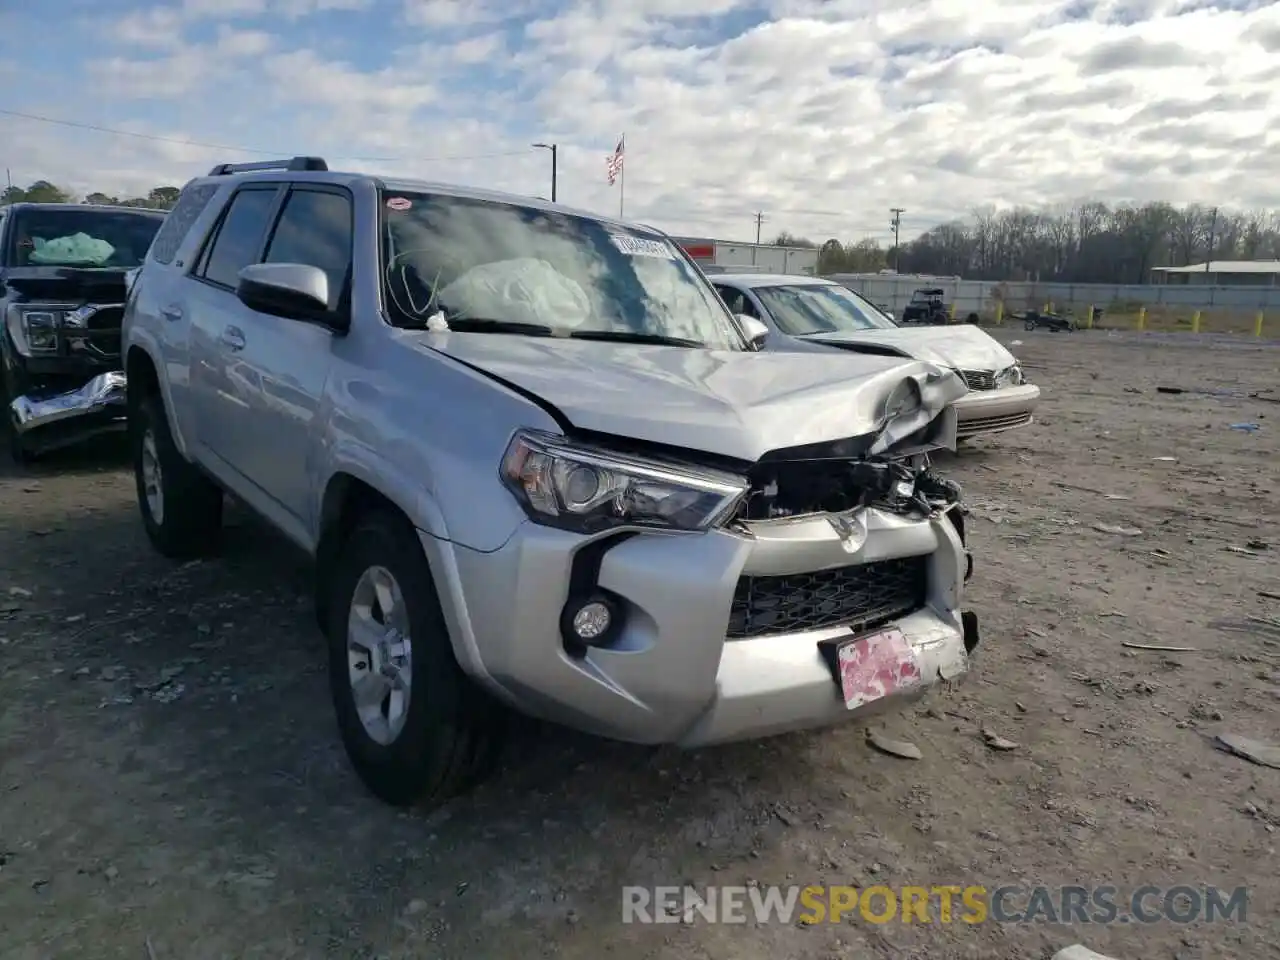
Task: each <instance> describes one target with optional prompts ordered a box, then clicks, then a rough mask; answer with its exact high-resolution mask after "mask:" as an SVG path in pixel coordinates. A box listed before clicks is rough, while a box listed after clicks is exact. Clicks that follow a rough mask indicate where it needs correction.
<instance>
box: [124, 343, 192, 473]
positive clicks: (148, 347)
mask: <svg viewBox="0 0 1280 960" xmlns="http://www.w3.org/2000/svg"><path fill="white" fill-rule="evenodd" d="M134 350H140V351H141V352H142V353H143V354H144V355H145V356H146V358H147V359H148V360H150V361H151V366H152V367H153V368H154V369H155V371H156V381H157V383H158V384H159V386H160V401H161V403H163V404H164V415H165V419H167V420H168V421H169V433H170V434H171V435H172V437H173V443H174V446H176V447H177V448H178V452H179V453H181V454H182V456H183V457H185V458H186V459H187V460H190V459H191V454H190V452H189V449H188V446H187V437H186V434H185V433H184V432H183V421H182V418H181V417H179V416H178V412H177V407H176V406H175V405H174V402H173V393H172V392H171V387H170V382H169V376H168V374H169V371H168V370H166V369H165V367H164V365H163V364H162V363H160V362H159V361H158V360H157V359H156V358H157V357H159V356H160V345H159V343H158V342H157V341H156V338H155V337H154V336H152V335H151V332H150V331H149V330H145V329H139V328H138V327H134V328H133V329H132V330H130V331H129V340H128V343H127V344H126V345H125V348H124V357H123V359H124V369H125V372H126V373H127V372H128V370H129V355H130V354H131V353H133V351H134ZM183 376H184V377H185V376H186V371H185V370H184V371H183Z"/></svg>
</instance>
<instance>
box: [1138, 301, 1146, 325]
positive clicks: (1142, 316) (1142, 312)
mask: <svg viewBox="0 0 1280 960" xmlns="http://www.w3.org/2000/svg"><path fill="white" fill-rule="evenodd" d="M1138 329H1139V330H1145V329H1147V308H1146V307H1139V308H1138Z"/></svg>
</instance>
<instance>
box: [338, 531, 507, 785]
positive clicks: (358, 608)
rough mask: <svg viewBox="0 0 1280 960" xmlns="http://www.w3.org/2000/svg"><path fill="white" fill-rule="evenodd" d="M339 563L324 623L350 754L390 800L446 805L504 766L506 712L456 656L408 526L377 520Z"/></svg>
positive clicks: (355, 536) (350, 540) (358, 534)
mask: <svg viewBox="0 0 1280 960" xmlns="http://www.w3.org/2000/svg"><path fill="white" fill-rule="evenodd" d="M336 563H337V566H336V567H335V569H334V571H333V576H332V580H331V581H330V582H331V584H332V590H330V591H329V592H328V609H327V611H326V615H325V617H324V621H325V632H326V634H327V635H328V641H329V684H330V690H331V693H332V696H333V703H334V709H335V711H336V713H337V718H338V729H339V731H340V733H341V735H342V742H343V746H344V747H345V748H346V751H347V756H348V757H349V758H350V760H351V763H352V765H353V766H354V767H355V769H356V773H357V774H358V775H359V776H360V779H361V780H362V781H363V782H364V784H365V786H366V787H368V789H369V790H370V791H371V792H372V793H373V794H374V795H375V796H377V797H379V798H380V799H382V800H384V801H385V802H387V803H389V804H392V805H394V806H409V805H412V804H424V805H426V804H434V803H439V802H443V801H445V800H447V799H449V798H450V797H451V796H454V795H456V794H458V793H460V792H462V791H463V790H464V789H465V788H466V787H467V786H469V785H470V784H472V783H473V782H475V781H476V780H477V779H479V778H480V777H481V776H483V775H484V774H485V773H487V772H488V771H487V768H488V766H490V765H491V764H492V763H493V762H494V761H495V760H496V759H497V750H498V747H499V745H500V744H501V739H502V736H503V734H504V733H505V717H506V713H505V709H504V708H502V707H501V706H499V705H498V704H496V703H494V702H493V701H491V700H490V699H489V698H488V696H487V695H486V694H485V693H484V692H483V691H481V690H479V689H478V688H476V687H475V686H474V685H473V684H472V682H471V680H470V679H469V678H468V677H467V676H466V675H465V674H464V673H463V672H462V669H461V668H460V667H459V666H458V663H457V661H456V660H455V659H454V656H453V648H452V645H451V643H450V640H449V629H448V626H447V625H446V623H445V619H444V612H443V611H442V609H441V607H440V601H439V598H438V596H437V594H436V589H435V584H434V582H433V580H432V577H431V570H430V567H429V566H428V564H427V559H426V557H425V556H424V555H423V552H422V546H421V544H420V543H419V542H418V539H417V536H416V535H415V534H414V532H413V529H412V527H411V526H410V525H409V524H408V522H407V521H404V520H403V519H401V518H400V517H398V516H397V515H395V514H393V513H391V512H388V511H376V512H373V513H370V514H369V515H367V516H366V517H364V518H363V519H361V520H360V521H358V522H357V525H356V527H355V529H354V530H353V531H352V532H351V533H350V534H349V535H348V537H347V539H346V541H345V542H344V543H343V545H342V548H341V551H340V553H339V559H338V560H337V561H336Z"/></svg>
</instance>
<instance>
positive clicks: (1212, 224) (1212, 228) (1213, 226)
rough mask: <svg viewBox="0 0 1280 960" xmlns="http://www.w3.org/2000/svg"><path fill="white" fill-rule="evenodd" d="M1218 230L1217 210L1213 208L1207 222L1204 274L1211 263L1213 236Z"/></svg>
mask: <svg viewBox="0 0 1280 960" xmlns="http://www.w3.org/2000/svg"><path fill="white" fill-rule="evenodd" d="M1217 230H1218V208H1217V207H1214V208H1213V219H1212V220H1210V221H1209V255H1208V256H1207V257H1205V258H1204V272H1205V273H1208V272H1209V266H1210V265H1211V264H1212V263H1213V235H1214V233H1216V232H1217Z"/></svg>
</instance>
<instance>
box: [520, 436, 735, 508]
mask: <svg viewBox="0 0 1280 960" xmlns="http://www.w3.org/2000/svg"><path fill="white" fill-rule="evenodd" d="M502 479H503V482H504V483H505V484H506V485H507V487H508V488H509V489H510V490H511V492H512V493H513V494H515V497H516V499H517V500H519V501H520V505H521V506H522V507H524V509H525V512H526V513H527V514H528V515H529V517H530V519H532V520H533V521H534V522H535V523H541V524H545V525H546V526H550V527H559V528H561V529H563V530H573V531H576V532H579V533H595V532H598V531H600V530H607V529H609V528H611V527H620V526H637V527H655V528H659V529H664V530H708V529H710V528H712V527H715V526H718V525H720V524H722V523H724V522H725V521H727V520H728V519H729V517H731V516H732V515H733V511H734V509H735V508H736V507H737V506H738V503H739V502H740V501H741V500H742V498H743V497H744V496H745V495H746V492H747V489H748V485H747V481H746V480H745V479H743V478H741V477H737V476H734V475H733V474H729V473H720V472H717V471H713V470H703V469H702V468H693V467H685V466H675V465H669V464H664V463H659V462H656V461H651V460H644V459H640V458H638V457H631V456H628V455H627V454H621V453H613V452H611V451H607V450H601V449H597V448H593V447H587V446H582V445H579V444H575V443H572V442H570V441H568V440H566V439H565V438H564V437H560V436H556V435H554V434H549V433H543V432H541V431H534V430H522V431H520V432H518V433H517V434H516V435H515V437H513V438H512V440H511V444H510V446H508V447H507V452H506V454H505V455H504V456H503V458H502Z"/></svg>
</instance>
